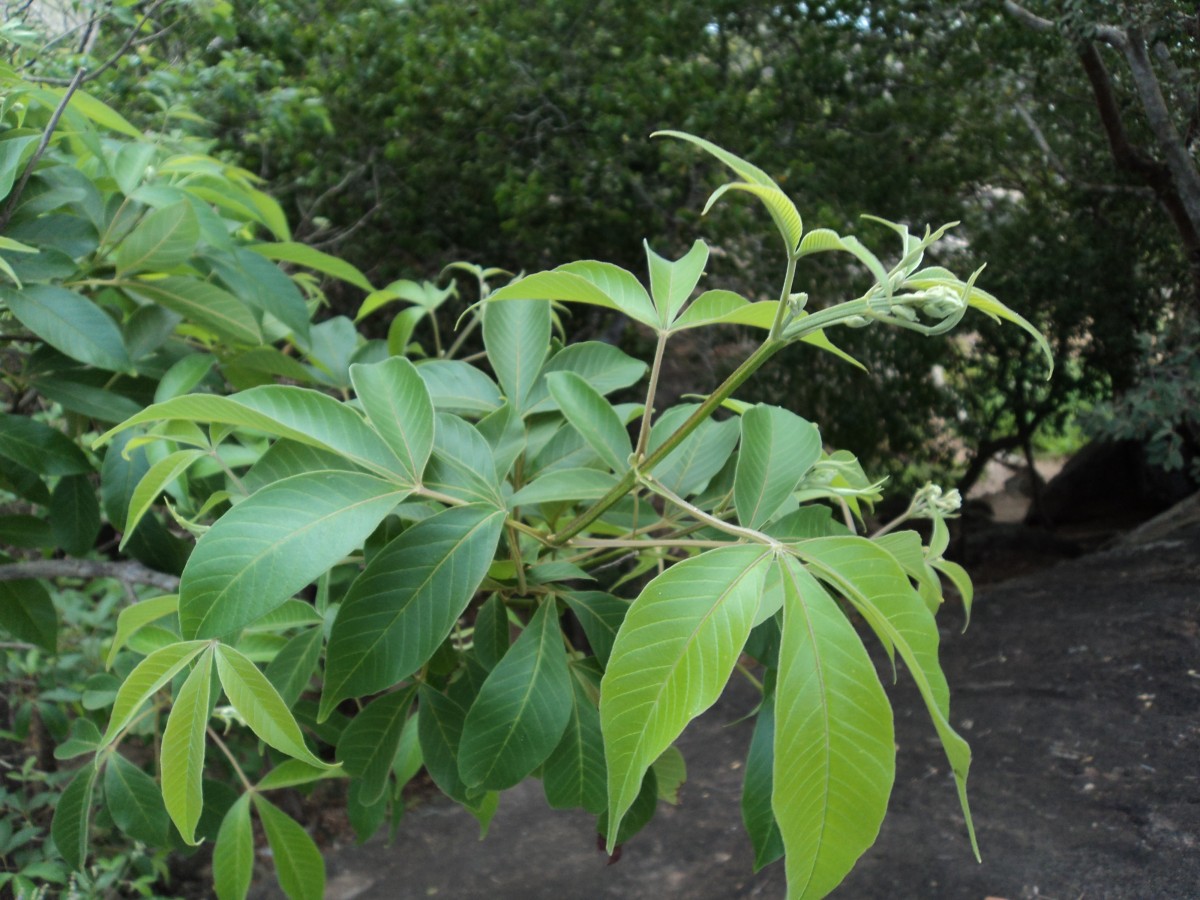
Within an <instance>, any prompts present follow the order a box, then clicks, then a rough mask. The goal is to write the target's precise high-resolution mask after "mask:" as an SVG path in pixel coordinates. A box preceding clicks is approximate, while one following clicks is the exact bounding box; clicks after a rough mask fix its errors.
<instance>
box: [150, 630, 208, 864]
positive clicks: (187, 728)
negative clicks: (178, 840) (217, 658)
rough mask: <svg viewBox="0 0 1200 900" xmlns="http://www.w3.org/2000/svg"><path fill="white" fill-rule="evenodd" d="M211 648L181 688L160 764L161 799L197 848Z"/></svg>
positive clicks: (164, 742)
mask: <svg viewBox="0 0 1200 900" xmlns="http://www.w3.org/2000/svg"><path fill="white" fill-rule="evenodd" d="M212 658H213V651H212V648H211V646H209V648H208V649H206V650H205V651H204V652H203V653H201V654H200V658H199V659H198V660H197V662H196V667H195V668H194V669H192V671H191V674H189V675H188V677H187V680H186V681H184V683H183V687H181V688H180V689H179V694H178V696H176V697H175V702H174V703H173V704H172V705H171V712H170V714H169V715H168V716H167V725H166V728H164V729H163V735H162V748H161V750H160V753H159V765H160V768H161V772H162V796H163V802H164V803H165V804H166V807H167V812H168V813H169V814H170V816H171V821H172V822H174V823H175V827H176V828H178V829H179V833H180V835H182V836H183V840H184V842H185V843H187V844H191V845H194V844H196V843H198V842H197V840H196V837H195V835H196V824H197V823H198V822H199V821H200V811H201V809H202V808H203V806H204V792H203V789H202V787H201V783H202V781H203V779H204V748H205V740H204V730H205V727H206V726H207V725H208V703H209V695H210V693H211V686H212Z"/></svg>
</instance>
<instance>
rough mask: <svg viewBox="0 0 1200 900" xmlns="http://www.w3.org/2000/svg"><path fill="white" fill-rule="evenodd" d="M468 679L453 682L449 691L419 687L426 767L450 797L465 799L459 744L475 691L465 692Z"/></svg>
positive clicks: (419, 731) (419, 732)
mask: <svg viewBox="0 0 1200 900" xmlns="http://www.w3.org/2000/svg"><path fill="white" fill-rule="evenodd" d="M467 685H469V682H468V681H467V679H461V680H460V681H458V682H455V683H454V684H452V685H451V686H450V688H449V689H448V690H447V691H446V693H442V692H441V691H436V690H434V689H433V688H431V687H430V686H429V685H428V684H422V685H421V686H420V688H419V689H418V691H417V696H418V697H419V698H420V704H421V706H420V709H419V710H418V717H419V718H418V721H417V737H418V739H419V741H420V745H421V754H422V757H423V758H424V760H425V769H426V770H427V771H428V772H429V777H430V778H432V779H433V782H434V784H436V785H437V786H438V787H439V788H441V790H442V792H443V793H445V794H446V796H448V797H452V798H454V799H455V800H458V801H459V802H466V799H467V786H466V785H465V784H463V780H462V777H461V776H460V775H459V774H458V745H459V743H460V741H461V740H462V727H463V722H464V721H465V719H466V718H467V709H468V707H469V706H470V704H471V701H472V700H473V699H474V695H473V694H472V695H470V696H463V695H464V693H465V691H464V687H465V686H467Z"/></svg>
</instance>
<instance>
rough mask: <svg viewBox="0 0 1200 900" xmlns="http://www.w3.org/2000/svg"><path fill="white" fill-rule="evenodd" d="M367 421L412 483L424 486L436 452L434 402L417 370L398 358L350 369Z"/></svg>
mask: <svg viewBox="0 0 1200 900" xmlns="http://www.w3.org/2000/svg"><path fill="white" fill-rule="evenodd" d="M350 380H351V381H352V382H353V384H354V390H355V392H356V393H357V394H358V399H359V401H360V402H361V403H362V405H363V409H364V410H365V411H366V413H367V419H369V420H370V422H371V424H372V425H374V426H375V430H376V431H378V432H379V434H380V435H381V436H382V437H383V439H384V441H386V442H387V444H388V447H389V448H390V449H391V451H392V452H393V453H394V454H395V455H396V458H397V459H399V460H400V465H401V468H402V469H403V471H404V473H405V475H406V476H407V478H408V480H409V483H411V484H413V485H417V484H420V482H421V474H422V473H423V472H424V471H425V463H426V462H428V461H429V454H430V452H431V451H432V450H433V401H432V400H431V399H430V397H429V390H428V388H426V387H425V382H424V381H422V380H421V376H420V375H419V374H418V373H417V369H416V367H415V366H414V365H413V364H412V363H410V362H409V361H408V360H407V359H404V358H403V357H400V356H397V357H393V358H392V359H389V360H385V361H384V362H381V363H375V364H374V365H369V366H364V365H354V366H351V367H350Z"/></svg>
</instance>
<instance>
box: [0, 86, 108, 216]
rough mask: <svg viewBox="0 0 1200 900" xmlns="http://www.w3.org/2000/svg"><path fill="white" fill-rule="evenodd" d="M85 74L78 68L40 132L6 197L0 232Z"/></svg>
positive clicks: (14, 209) (15, 207)
mask: <svg viewBox="0 0 1200 900" xmlns="http://www.w3.org/2000/svg"><path fill="white" fill-rule="evenodd" d="M86 72H87V69H85V68H82V67H80V69H79V71H78V72H76V73H75V77H74V78H72V79H71V83H70V85H68V86H67V90H66V91H65V92H64V93H63V98H62V100H60V101H59V103H58V106H57V107H55V110H54V113H53V114H52V115H51V116H50V122H49V123H48V124H47V125H46V130H45V131H43V132H42V139H41V140H40V141H39V142H38V146H37V150H35V151H34V153H33V156H32V157H31V158H30V160H29V164H28V165H26V166H25V171H24V172H22V173H21V177H20V179H19V180H18V181H17V184H16V187H14V188H13V189H12V193H11V194H9V195H8V202H7V203H6V204H5V205H4V212H3V213H0V231H3V230H4V229H5V228H7V227H8V220H9V219H11V218H12V214H13V213H14V212H16V209H17V201H18V200H20V199H21V193H22V191H24V190H25V185H26V183H28V181H29V178H30V176H32V175H33V170H34V169H35V168H36V167H37V164H38V160H40V159H41V158H42V154H43V153H45V152H46V148H47V147H49V146H50V138H51V137H53V136H54V130H55V129H56V128H58V120H59V119H61V118H62V117H63V113H65V112H66V111H67V104H68V103H70V102H71V95H72V94H74V93H75V91H76V90H78V88H79V85H80V84H81V83H82V81H83V76H84V74H86Z"/></svg>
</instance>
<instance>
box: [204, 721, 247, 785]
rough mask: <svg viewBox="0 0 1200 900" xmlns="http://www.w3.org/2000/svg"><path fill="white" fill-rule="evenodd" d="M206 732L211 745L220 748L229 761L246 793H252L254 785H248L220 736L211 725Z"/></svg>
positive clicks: (244, 774) (240, 768)
mask: <svg viewBox="0 0 1200 900" xmlns="http://www.w3.org/2000/svg"><path fill="white" fill-rule="evenodd" d="M207 731H208V736H209V737H210V738H212V739H213V743H214V744H216V745H217V746H218V747H219V748H220V750H221V752H222V753H224V754H225V757H226V758H227V759H228V760H229V764H230V765H231V766H233V771H234V772H236V773H237V777H238V779H239V780H241V782H242V786H243V787H245V789H246V791H247V792H248V793H249V792H252V791H253V790H254V785H253V784H251V783H250V779H249V778H247V777H246V773H245V772H243V771H242V767H241V766H240V765H238V761H237V758H236V757H234V755H233V753H231V752H230V750H229V748H228V747H227V746H225V742H224V741H223V740H221V736H220V735H219V734H217V732H216V731H215V730H214V729H213V727H212V726H211V725H209V726H208V727H207Z"/></svg>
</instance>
